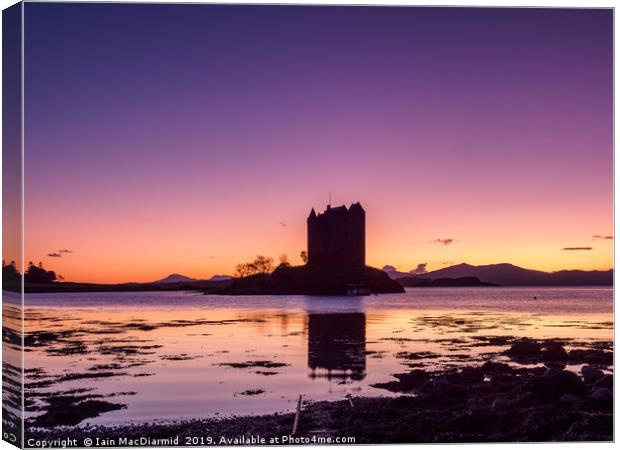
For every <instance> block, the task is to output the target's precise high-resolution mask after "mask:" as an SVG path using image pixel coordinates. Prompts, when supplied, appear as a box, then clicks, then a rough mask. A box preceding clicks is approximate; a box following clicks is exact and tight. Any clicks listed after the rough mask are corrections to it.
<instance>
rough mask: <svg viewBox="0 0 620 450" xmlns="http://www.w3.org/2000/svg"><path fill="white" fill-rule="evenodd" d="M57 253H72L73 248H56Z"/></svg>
mask: <svg viewBox="0 0 620 450" xmlns="http://www.w3.org/2000/svg"><path fill="white" fill-rule="evenodd" d="M58 253H73V250H69V249H68V248H61V249H60V250H58Z"/></svg>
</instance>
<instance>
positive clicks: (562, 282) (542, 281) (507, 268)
mask: <svg viewBox="0 0 620 450" xmlns="http://www.w3.org/2000/svg"><path fill="white" fill-rule="evenodd" d="M390 269H392V268H391V267H390ZM386 272H387V274H388V275H389V276H390V277H391V278H393V279H396V280H398V279H399V278H405V277H406V278H412V277H420V278H425V279H432V280H436V279H440V278H464V277H475V278H478V279H479V280H480V281H482V282H485V283H492V284H496V285H500V286H612V285H613V279H614V275H613V270H612V269H610V270H590V271H586V270H560V271H558V272H543V271H541V270H530V269H524V268H522V267H518V266H515V265H513V264H508V263H502V264H489V265H482V266H474V265H471V264H466V263H462V264H457V265H455V266H450V267H445V268H443V269H438V270H434V271H432V272H426V273H424V274H412V273H407V272H399V271H396V270H386Z"/></svg>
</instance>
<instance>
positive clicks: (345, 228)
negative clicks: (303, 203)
mask: <svg viewBox="0 0 620 450" xmlns="http://www.w3.org/2000/svg"><path fill="white" fill-rule="evenodd" d="M307 223H308V264H309V265H312V266H321V267H363V266H364V265H365V264H366V212H365V211H364V208H362V205H361V204H360V203H359V202H357V203H353V204H352V205H351V207H350V208H347V207H346V206H345V205H342V206H337V207H335V208H332V207H331V206H330V205H327V209H325V211H324V212H322V213H319V214H317V213H316V212H315V211H314V208H313V209H312V211H311V212H310V215H309V216H308V220H307Z"/></svg>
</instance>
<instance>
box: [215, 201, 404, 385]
mask: <svg viewBox="0 0 620 450" xmlns="http://www.w3.org/2000/svg"><path fill="white" fill-rule="evenodd" d="M307 223H308V249H307V253H308V259H307V260H306V262H305V264H303V265H301V266H291V265H285V264H282V265H280V266H278V267H277V268H276V269H275V270H274V271H273V272H272V273H269V274H267V273H260V274H255V275H250V276H248V277H242V278H238V279H235V280H234V281H233V282H232V284H231V285H229V286H228V287H226V288H224V289H222V290H221V291H218V293H219V294H225V295H317V296H326V295H335V296H342V295H346V296H351V295H369V294H371V293H373V294H381V293H403V292H405V290H404V288H403V287H402V286H401V285H400V283H398V281H396V280H392V279H391V278H390V277H389V276H388V274H387V273H385V272H384V271H383V270H380V269H376V268H374V267H369V266H367V265H366V212H365V211H364V208H362V205H361V204H360V203H359V202H357V203H353V204H352V205H351V206H350V207H349V208H347V207H346V206H344V205H343V206H337V207H335V208H332V207H331V205H327V209H325V211H324V212H322V213H319V214H317V213H316V211H315V210H314V208H313V209H312V211H311V212H310V215H309V216H308V220H307ZM319 347H320V346H319ZM347 351H348V350H347ZM317 358H318V357H317ZM320 360H321V358H318V359H317V360H316V361H315V362H316V367H317V368H327V369H328V370H331V369H333V370H340V369H338V367H337V365H336V366H332V365H331V363H329V364H327V363H323V362H320ZM313 361H314V360H313ZM312 364H314V362H313V363H312ZM312 367H314V365H313V366H312ZM349 369H351V370H352V368H351V367H349ZM358 369H361V372H360V371H359V370H358ZM358 369H355V370H356V371H357V372H359V373H363V366H361V365H360V366H359V367H358ZM356 376H357V375H356Z"/></svg>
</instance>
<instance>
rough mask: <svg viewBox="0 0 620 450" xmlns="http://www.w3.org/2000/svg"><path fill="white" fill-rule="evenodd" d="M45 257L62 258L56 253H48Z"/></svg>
mask: <svg viewBox="0 0 620 450" xmlns="http://www.w3.org/2000/svg"><path fill="white" fill-rule="evenodd" d="M47 256H49V257H50V258H62V255H61V254H60V253H56V252H51V253H48V254H47Z"/></svg>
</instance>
